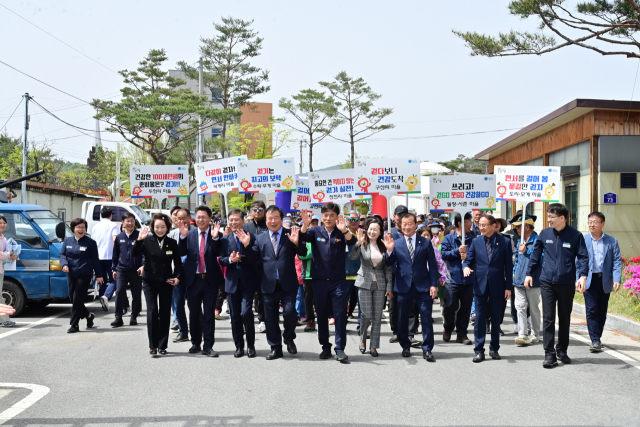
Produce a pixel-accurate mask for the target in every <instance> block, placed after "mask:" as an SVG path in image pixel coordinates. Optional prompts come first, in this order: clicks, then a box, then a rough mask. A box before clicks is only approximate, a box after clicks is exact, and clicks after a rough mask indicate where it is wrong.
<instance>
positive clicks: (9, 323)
mask: <svg viewBox="0 0 640 427" xmlns="http://www.w3.org/2000/svg"><path fill="white" fill-rule="evenodd" d="M0 326H2V327H3V328H11V327H13V326H16V322H14V321H13V320H7V321H6V322H2V323H0Z"/></svg>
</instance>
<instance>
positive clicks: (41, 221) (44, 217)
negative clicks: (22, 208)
mask: <svg viewBox="0 0 640 427" xmlns="http://www.w3.org/2000/svg"><path fill="white" fill-rule="evenodd" d="M27 215H29V216H30V217H31V219H33V222H35V223H36V224H37V225H38V227H40V229H41V230H42V231H43V232H44V233H45V234H46V235H47V239H48V240H49V241H51V242H61V241H62V240H61V239H59V238H58V236H56V225H58V223H59V222H63V221H62V218H60V217H59V216H57V215H54V214H53V212H51V211H29V212H27ZM64 228H65V237H72V236H73V231H71V228H69V226H68V225H67V224H65V225H64Z"/></svg>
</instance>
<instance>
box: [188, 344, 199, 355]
mask: <svg viewBox="0 0 640 427" xmlns="http://www.w3.org/2000/svg"><path fill="white" fill-rule="evenodd" d="M201 351H202V348H200V344H194V345H192V346H191V348H190V349H189V353H191V354H195V353H200V352H201Z"/></svg>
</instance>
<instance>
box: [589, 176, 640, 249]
mask: <svg viewBox="0 0 640 427" xmlns="http://www.w3.org/2000/svg"><path fill="white" fill-rule="evenodd" d="M598 188H600V189H601V190H600V193H601V197H600V200H599V201H598V202H599V203H598V210H599V211H600V212H602V213H603V214H604V216H605V218H606V222H605V228H604V232H605V233H608V234H611V235H612V236H613V237H615V238H616V239H618V242H619V244H620V251H621V252H622V255H625V256H627V255H629V256H637V255H640V214H639V212H640V190H638V189H637V188H635V189H621V188H620V174H619V173H612V172H606V173H599V174H598ZM605 193H616V194H617V195H618V203H617V204H615V205H609V204H607V205H605V204H603V203H602V202H603V201H604V199H603V197H602V195H604V194H605Z"/></svg>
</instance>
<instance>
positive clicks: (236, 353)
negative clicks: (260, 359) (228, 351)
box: [233, 348, 244, 357]
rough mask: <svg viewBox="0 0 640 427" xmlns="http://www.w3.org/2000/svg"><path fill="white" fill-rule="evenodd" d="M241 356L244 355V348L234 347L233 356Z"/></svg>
mask: <svg viewBox="0 0 640 427" xmlns="http://www.w3.org/2000/svg"><path fill="white" fill-rule="evenodd" d="M242 356H244V349H243V348H236V352H235V353H233V357H242Z"/></svg>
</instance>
